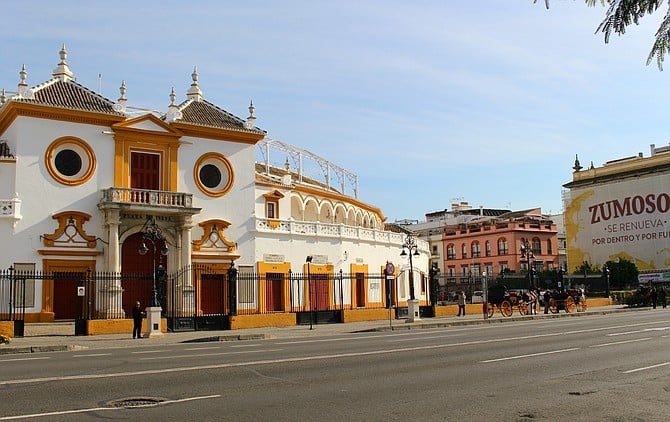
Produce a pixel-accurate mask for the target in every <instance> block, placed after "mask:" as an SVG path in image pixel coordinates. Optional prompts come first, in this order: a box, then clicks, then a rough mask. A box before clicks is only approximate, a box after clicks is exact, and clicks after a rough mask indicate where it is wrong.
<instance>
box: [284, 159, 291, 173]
mask: <svg viewBox="0 0 670 422" xmlns="http://www.w3.org/2000/svg"><path fill="white" fill-rule="evenodd" d="M284 168H285V169H286V172H287V173H290V172H291V163H289V162H288V157H286V162H285V163H284Z"/></svg>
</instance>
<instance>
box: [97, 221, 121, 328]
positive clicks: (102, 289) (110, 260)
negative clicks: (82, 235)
mask: <svg viewBox="0 0 670 422" xmlns="http://www.w3.org/2000/svg"><path fill="white" fill-rule="evenodd" d="M105 217H106V219H107V220H106V221H105V224H106V225H107V239H108V242H109V244H108V246H107V273H108V274H110V275H111V277H108V278H107V277H106V278H103V279H98V280H97V282H96V290H97V292H96V295H97V296H98V297H99V298H100V300H99V301H98V306H97V307H98V311H99V312H100V314H101V316H102V317H103V318H105V319H116V318H125V314H124V312H123V289H122V288H121V278H120V277H117V275H118V274H120V272H121V259H120V256H119V255H120V246H119V225H120V224H121V217H120V212H119V210H117V209H108V210H106V212H105Z"/></svg>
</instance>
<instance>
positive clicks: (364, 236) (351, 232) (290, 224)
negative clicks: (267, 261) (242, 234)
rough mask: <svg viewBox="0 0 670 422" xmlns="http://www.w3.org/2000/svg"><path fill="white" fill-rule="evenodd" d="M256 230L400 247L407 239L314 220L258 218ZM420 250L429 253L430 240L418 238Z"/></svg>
mask: <svg viewBox="0 0 670 422" xmlns="http://www.w3.org/2000/svg"><path fill="white" fill-rule="evenodd" d="M256 231H257V232H260V233H285V234H291V235H294V236H308V237H319V238H335V239H343V240H345V239H346V240H354V241H359V242H370V243H382V244H388V245H396V246H398V247H400V245H402V244H403V242H404V240H405V235H404V234H402V233H396V232H390V231H385V230H377V229H369V228H365V227H358V226H347V225H344V224H329V223H321V222H313V221H290V220H268V219H265V218H256ZM417 244H418V246H419V250H420V252H422V253H428V251H429V245H428V242H426V241H425V240H422V239H417Z"/></svg>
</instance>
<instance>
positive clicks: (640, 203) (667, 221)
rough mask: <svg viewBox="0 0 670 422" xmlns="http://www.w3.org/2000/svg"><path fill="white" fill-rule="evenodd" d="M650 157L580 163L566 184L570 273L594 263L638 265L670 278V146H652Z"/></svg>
mask: <svg viewBox="0 0 670 422" xmlns="http://www.w3.org/2000/svg"><path fill="white" fill-rule="evenodd" d="M650 152H651V153H650V156H648V157H644V156H643V154H642V153H639V154H638V155H636V156H632V157H627V158H623V159H618V160H612V161H609V162H607V163H605V164H604V165H602V166H600V167H595V166H593V164H591V166H590V167H589V168H582V167H581V165H580V163H579V161H578V160H575V166H574V172H573V174H572V181H571V182H569V183H567V184H565V185H564V187H565V188H567V189H568V190H567V191H566V192H565V193H564V206H565V211H564V218H565V232H566V240H567V260H568V268H569V270H570V271H574V270H575V268H577V267H579V266H580V265H581V264H582V263H584V262H588V263H589V264H590V265H591V266H593V267H594V268H602V266H603V265H604V264H605V263H607V262H608V261H613V262H616V261H617V260H619V259H621V260H627V261H632V262H634V263H635V265H636V266H637V268H638V269H639V270H640V272H641V273H644V274H645V275H644V276H642V275H641V278H640V280H643V277H651V278H647V280H648V281H651V280H658V281H661V280H665V281H667V277H668V276H670V274H669V271H670V218H669V217H670V147H668V146H664V147H660V148H657V147H656V146H655V145H653V144H652V145H651V147H650Z"/></svg>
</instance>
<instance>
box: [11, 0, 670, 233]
mask: <svg viewBox="0 0 670 422" xmlns="http://www.w3.org/2000/svg"><path fill="white" fill-rule="evenodd" d="M5 3H6V4H5ZM5 3H3V6H2V12H1V13H2V14H3V17H2V25H0V52H1V54H0V88H5V89H7V90H14V89H16V85H17V83H18V82H19V75H18V72H19V70H20V68H21V65H22V64H25V65H26V66H27V70H28V83H29V84H30V85H35V84H38V83H41V82H44V81H46V80H48V79H49V78H50V77H51V72H52V70H53V69H54V68H55V66H56V64H57V63H58V51H59V50H60V47H61V45H62V44H63V43H64V44H65V45H66V47H67V50H68V63H69V64H70V68H71V70H72V71H73V72H74V74H75V77H76V78H77V81H78V82H79V83H81V84H83V85H86V86H87V87H89V88H91V89H94V90H98V88H100V89H101V90H100V93H101V94H102V95H104V96H105V97H107V98H109V99H112V100H116V99H117V98H118V96H119V91H118V87H119V85H120V83H121V80H125V81H126V85H127V88H128V92H127V97H128V100H129V105H131V106H139V107H146V108H152V109H159V110H167V106H168V104H169V93H170V90H171V88H172V87H174V88H175V91H176V93H177V101H178V102H181V101H183V100H184V99H185V94H186V90H187V89H188V88H189V85H190V83H191V77H190V75H191V72H192V71H193V67H194V66H197V67H198V72H199V75H200V79H199V82H200V86H201V89H202V91H203V94H204V96H205V99H207V100H208V101H210V102H212V103H214V104H216V105H218V106H219V107H221V108H223V109H225V110H227V111H229V112H231V113H233V114H235V115H237V116H239V117H242V118H245V117H246V116H247V115H248V111H247V107H248V105H249V101H250V100H253V102H254V105H255V107H256V116H257V125H258V126H259V127H261V128H263V129H264V130H267V131H268V135H269V136H270V137H271V138H273V139H278V140H281V141H283V142H286V143H289V144H292V145H296V146H298V147H301V148H304V149H307V150H309V151H311V152H313V153H315V154H317V155H320V156H322V157H324V158H326V159H328V160H330V161H332V162H334V163H335V164H337V165H339V166H341V167H344V168H346V169H347V170H349V171H351V172H353V173H355V174H357V175H358V177H359V199H360V200H362V201H364V202H366V203H369V204H372V205H375V206H377V207H379V208H381V210H382V211H383V212H384V214H385V216H386V217H387V219H388V221H394V220H396V219H404V218H410V219H419V220H421V219H423V216H424V214H425V213H427V212H433V211H438V210H442V209H445V208H449V207H450V204H451V203H452V202H453V201H454V200H458V201H461V200H463V201H468V202H469V203H470V204H471V205H473V206H475V207H479V206H484V207H489V208H510V209H513V210H521V209H526V208H534V207H541V208H542V210H543V211H544V212H551V213H558V212H561V211H562V203H561V189H562V188H561V186H562V185H563V184H565V183H567V182H569V181H570V180H571V178H572V169H571V167H572V165H573V162H574V158H575V154H579V158H580V161H581V163H582V165H584V166H588V165H589V163H590V162H591V161H593V163H594V164H595V165H596V166H599V165H602V164H603V163H604V162H606V161H609V160H612V159H617V158H622V157H626V156H631V155H636V154H637V153H638V152H642V153H644V155H645V156H648V155H649V144H652V143H654V144H656V145H657V146H660V145H667V144H668V141H670V137H669V136H668V134H667V130H666V129H665V125H666V124H667V106H666V104H667V91H666V89H667V88H668V84H667V82H666V73H667V71H665V72H661V71H659V70H658V68H657V67H656V65H655V64H652V65H649V66H646V57H647V54H648V52H649V49H650V48H651V45H652V43H653V35H654V32H655V30H656V28H657V27H658V25H659V23H660V20H661V18H662V14H663V13H664V12H665V11H664V10H660V11H658V12H656V14H654V15H651V16H648V17H645V18H644V19H643V20H642V23H641V25H640V26H633V27H630V28H629V29H628V31H627V33H626V35H625V36H623V37H618V36H613V37H612V39H611V41H610V43H609V44H607V45H605V44H604V41H603V37H602V35H600V34H594V32H595V30H596V28H597V26H598V24H599V23H600V21H601V20H602V17H603V14H604V9H603V8H602V7H595V8H589V7H586V6H585V4H584V2H583V1H581V0H574V1H572V0H567V1H566V0H552V2H551V8H550V9H549V10H546V9H545V7H544V2H543V1H541V2H539V3H538V4H533V2H532V0H478V1H475V0H472V1H465V2H462V1H444V0H441V1H422V0H417V1H412V2H408V1H400V0H398V1H396V0H368V1H360V0H359V1H349V0H339V1H333V2H326V1H306V0H305V1H292V0H285V1H270V0H267V1H266V0H260V1H253V2H233V1H223V0H216V1H191V2H184V1H169V0H163V1H146V0H143V1H134V2H130V1H125V0H120V1H114V2H97V1H94V2H91V1H88V2H86V1H74V0H64V1H60V2H52V1H31V0H27V1H22V2H5ZM668 66H670V64H668ZM99 75H102V78H101V79H100V78H99Z"/></svg>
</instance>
